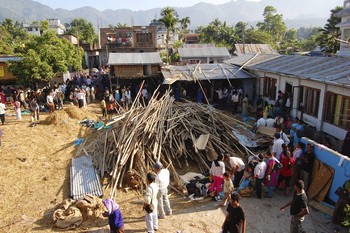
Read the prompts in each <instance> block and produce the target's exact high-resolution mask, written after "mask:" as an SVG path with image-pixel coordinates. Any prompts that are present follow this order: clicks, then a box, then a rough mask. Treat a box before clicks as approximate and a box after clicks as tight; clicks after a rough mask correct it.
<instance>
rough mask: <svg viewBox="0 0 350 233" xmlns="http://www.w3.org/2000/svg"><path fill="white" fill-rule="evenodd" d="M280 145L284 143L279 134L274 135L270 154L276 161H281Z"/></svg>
mask: <svg viewBox="0 0 350 233" xmlns="http://www.w3.org/2000/svg"><path fill="white" fill-rule="evenodd" d="M282 144H284V141H283V139H282V138H281V134H280V133H275V139H274V140H273V145H272V150H271V153H272V155H273V157H275V158H276V159H278V161H281V153H282Z"/></svg>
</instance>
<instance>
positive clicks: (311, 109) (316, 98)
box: [299, 87, 320, 117]
mask: <svg viewBox="0 0 350 233" xmlns="http://www.w3.org/2000/svg"><path fill="white" fill-rule="evenodd" d="M299 100H300V102H301V103H302V105H303V109H304V113H306V114H308V115H311V116H314V117H317V116H318V109H319V103H320V90H319V89H314V88H310V87H302V89H301V91H300V98H299ZM301 103H300V104H301Z"/></svg>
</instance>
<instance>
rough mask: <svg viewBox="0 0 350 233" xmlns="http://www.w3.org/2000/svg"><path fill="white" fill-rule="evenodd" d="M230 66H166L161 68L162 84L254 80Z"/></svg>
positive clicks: (250, 75)
mask: <svg viewBox="0 0 350 233" xmlns="http://www.w3.org/2000/svg"><path fill="white" fill-rule="evenodd" d="M238 70H239V67H237V66H235V65H230V64H200V65H196V64H191V65H186V66H167V67H163V68H162V74H163V76H164V82H163V84H171V83H174V82H176V81H178V80H181V81H196V80H217V79H246V78H255V76H253V75H252V74H249V73H248V72H246V71H244V70H240V71H238Z"/></svg>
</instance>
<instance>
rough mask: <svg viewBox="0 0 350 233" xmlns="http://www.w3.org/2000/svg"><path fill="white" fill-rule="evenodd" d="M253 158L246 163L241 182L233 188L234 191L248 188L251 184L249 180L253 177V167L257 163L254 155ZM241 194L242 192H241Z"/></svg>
mask: <svg viewBox="0 0 350 233" xmlns="http://www.w3.org/2000/svg"><path fill="white" fill-rule="evenodd" d="M254 157H255V159H251V160H250V161H249V162H248V164H247V166H246V167H247V168H246V169H245V170H244V174H243V177H242V180H241V183H240V184H239V187H238V188H237V189H236V190H235V192H239V193H240V191H241V190H243V189H246V188H249V187H250V186H251V181H252V180H253V178H254V169H255V167H256V165H257V164H258V161H257V160H256V156H254ZM241 195H242V194H241Z"/></svg>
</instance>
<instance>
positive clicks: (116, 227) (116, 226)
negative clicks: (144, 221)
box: [102, 198, 124, 233]
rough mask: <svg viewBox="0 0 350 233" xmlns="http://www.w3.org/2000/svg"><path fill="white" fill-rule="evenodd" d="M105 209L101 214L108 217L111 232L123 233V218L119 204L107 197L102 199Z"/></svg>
mask: <svg viewBox="0 0 350 233" xmlns="http://www.w3.org/2000/svg"><path fill="white" fill-rule="evenodd" d="M102 202H103V204H104V206H105V207H106V209H107V211H106V212H104V213H103V214H102V215H103V216H104V217H108V223H109V228H110V232H111V233H123V232H124V220H123V216H122V213H121V211H120V208H119V205H118V204H117V203H116V202H115V201H113V200H112V199H111V198H107V199H105V200H103V201H102Z"/></svg>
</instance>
